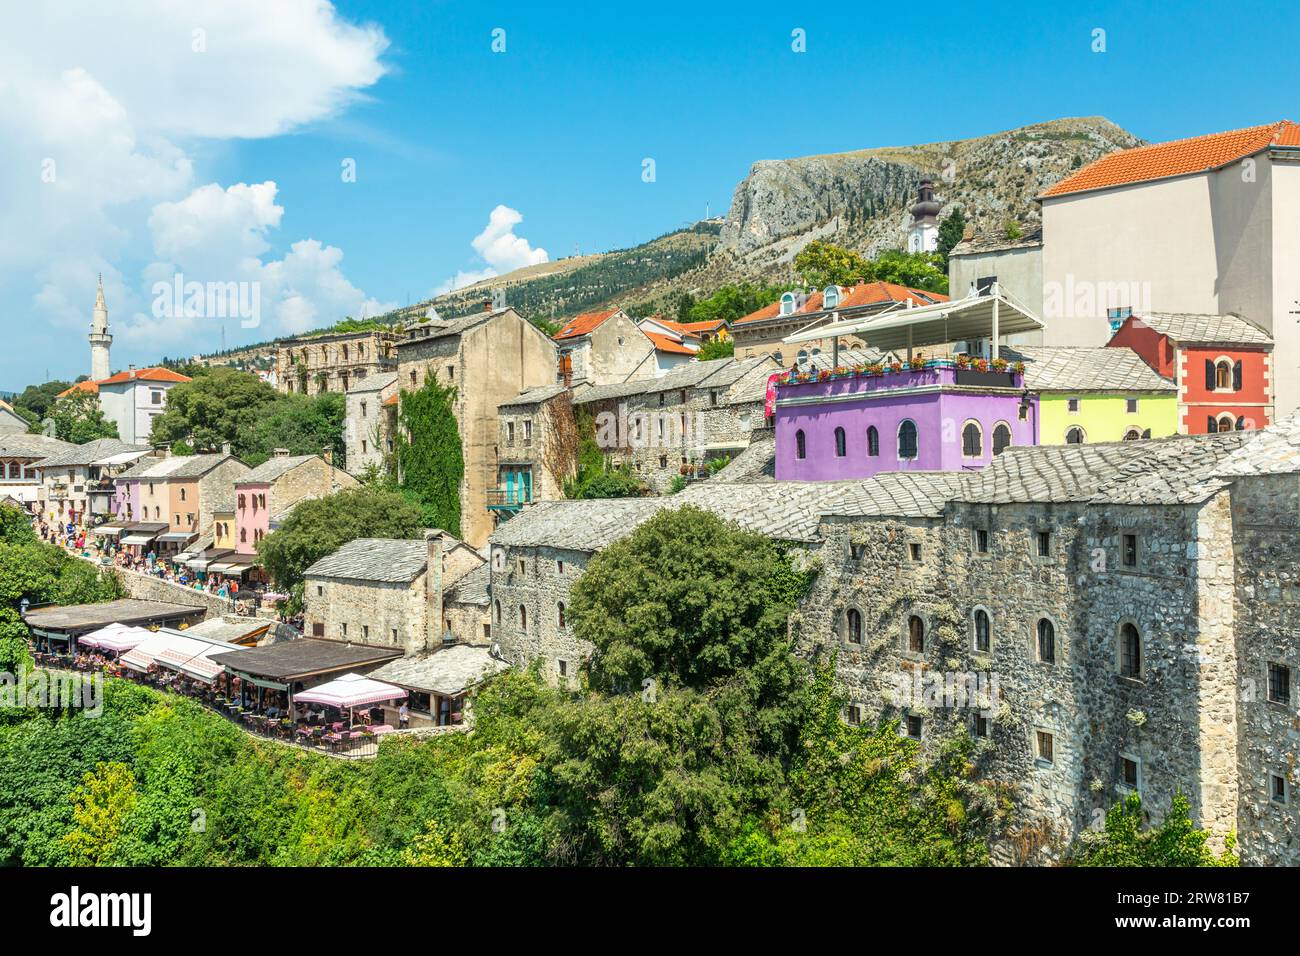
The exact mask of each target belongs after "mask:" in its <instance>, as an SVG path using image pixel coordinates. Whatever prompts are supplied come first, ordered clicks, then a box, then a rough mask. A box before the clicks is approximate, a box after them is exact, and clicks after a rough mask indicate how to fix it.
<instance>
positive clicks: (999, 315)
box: [782, 284, 1045, 352]
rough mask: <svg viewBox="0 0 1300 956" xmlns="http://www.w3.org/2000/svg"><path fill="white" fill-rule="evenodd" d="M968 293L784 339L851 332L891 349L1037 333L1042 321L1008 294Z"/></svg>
mask: <svg viewBox="0 0 1300 956" xmlns="http://www.w3.org/2000/svg"><path fill="white" fill-rule="evenodd" d="M993 288H994V289H995V290H997V291H994V292H986V293H984V294H980V295H969V296H967V297H966V298H964V299H955V300H953V301H951V302H938V303H935V304H934V305H925V306H921V307H919V308H914V309H904V308H896V309H890V310H888V311H886V312H880V313H877V314H875V315H871V316H867V317H865V318H861V319H849V320H845V321H841V322H832V323H830V324H829V325H819V326H816V327H814V328H810V329H806V330H804V331H802V332H796V333H795V334H794V335H790V336H787V337H786V338H784V339H782V341H783V342H785V343H786V344H788V345H797V344H799V343H800V342H813V341H816V340H818V339H829V338H834V337H836V336H841V335H851V336H853V337H854V338H857V339H861V340H862V341H863V342H865V343H866V344H867V345H870V346H873V347H875V348H878V349H881V350H883V351H886V352H905V351H906V350H907V349H908V348H914V347H920V346H925V345H944V344H947V343H949V342H965V341H970V340H971V339H987V338H999V339H1000V338H1001V337H1002V336H1004V335H1016V334H1019V333H1022V332H1036V331H1038V330H1040V329H1043V328H1045V326H1044V325H1043V323H1042V322H1041V321H1040V320H1039V319H1038V317H1037V316H1035V315H1034V314H1033V313H1032V312H1030V311H1029V310H1028V309H1026V308H1025V307H1023V306H1021V305H1019V304H1017V303H1015V302H1013V301H1012V300H1011V299H1010V298H1008V296H1007V295H1006V293H1005V292H1003V291H1001V290H1000V289H998V286H997V285H996V284H995V285H994V286H993Z"/></svg>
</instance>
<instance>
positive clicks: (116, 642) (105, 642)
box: [98, 627, 153, 654]
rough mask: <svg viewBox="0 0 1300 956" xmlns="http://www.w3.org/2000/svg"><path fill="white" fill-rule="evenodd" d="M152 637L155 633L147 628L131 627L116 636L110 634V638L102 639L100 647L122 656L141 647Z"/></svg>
mask: <svg viewBox="0 0 1300 956" xmlns="http://www.w3.org/2000/svg"><path fill="white" fill-rule="evenodd" d="M151 636H153V632H151V631H150V630H148V629H147V628H143V627H131V628H127V629H126V630H123V631H118V632H117V633H116V634H110V635H109V636H108V637H101V638H100V639H99V645H98V646H99V647H101V648H103V649H104V650H106V651H113V652H114V653H116V654H122V653H125V652H126V651H130V650H133V649H134V648H137V647H139V646H140V645H141V644H143V643H144V642H145V641H146V640H148V639H149V638H150V637H151Z"/></svg>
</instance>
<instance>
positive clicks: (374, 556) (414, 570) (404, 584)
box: [303, 530, 483, 654]
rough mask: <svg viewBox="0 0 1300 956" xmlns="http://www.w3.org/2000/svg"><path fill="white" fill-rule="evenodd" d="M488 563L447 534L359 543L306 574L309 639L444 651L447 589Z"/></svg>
mask: <svg viewBox="0 0 1300 956" xmlns="http://www.w3.org/2000/svg"><path fill="white" fill-rule="evenodd" d="M482 563H483V558H481V557H480V556H479V555H478V553H477V552H475V551H474V550H473V549H472V548H470V547H468V546H467V545H466V544H465V543H464V542H463V541H460V540H459V539H457V538H456V537H455V536H453V535H450V534H447V533H446V532H445V531H439V530H432V531H427V532H425V535H424V538H423V540H418V541H405V540H397V539H392V538H357V539H355V540H353V541H349V542H348V543H347V544H345V545H343V547H341V548H339V549H338V550H337V551H335V552H334V553H333V554H330V555H326V556H325V557H323V558H321V559H320V560H319V561H317V562H316V563H315V564H313V565H312V566H311V567H309V568H308V569H307V571H306V573H305V575H304V580H305V583H304V586H303V606H304V611H303V613H304V619H303V629H304V632H305V633H306V635H307V636H308V637H323V638H327V639H331V640H337V641H349V642H352V643H360V644H371V645H378V646H382V647H396V648H399V649H401V650H402V652H403V653H405V654H420V653H427V652H431V651H433V650H436V649H437V648H440V647H442V646H443V644H444V643H449V642H447V641H444V634H445V633H446V627H445V624H446V622H445V621H444V618H443V589H444V588H449V587H451V586H452V585H453V584H455V583H456V582H457V581H459V580H460V579H461V578H463V577H464V576H465V575H466V574H468V573H469V572H470V571H471V570H473V568H475V567H477V566H478V565H481V564H482Z"/></svg>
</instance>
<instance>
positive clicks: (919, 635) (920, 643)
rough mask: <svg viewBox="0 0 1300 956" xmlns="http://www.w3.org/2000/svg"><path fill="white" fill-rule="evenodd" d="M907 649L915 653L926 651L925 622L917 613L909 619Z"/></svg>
mask: <svg viewBox="0 0 1300 956" xmlns="http://www.w3.org/2000/svg"><path fill="white" fill-rule="evenodd" d="M907 649H908V650H909V651H911V652H912V653H913V654H922V653H924V652H925V622H924V621H922V620H921V619H920V618H919V617H917V616H916V615H915V614H913V615H911V616H910V617H909V618H908V619H907Z"/></svg>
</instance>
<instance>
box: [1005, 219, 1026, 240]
mask: <svg viewBox="0 0 1300 956" xmlns="http://www.w3.org/2000/svg"><path fill="white" fill-rule="evenodd" d="M1024 234H1025V231H1024V229H1022V228H1020V223H1018V222H1016V221H1015V220H1014V219H1008V220H1007V221H1006V222H1004V223H1003V224H1002V235H1003V237H1004V238H1006V239H1008V240H1010V241H1012V242H1014V241H1015V240H1017V239H1019V238H1020V237H1021V236H1023V235H1024Z"/></svg>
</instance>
